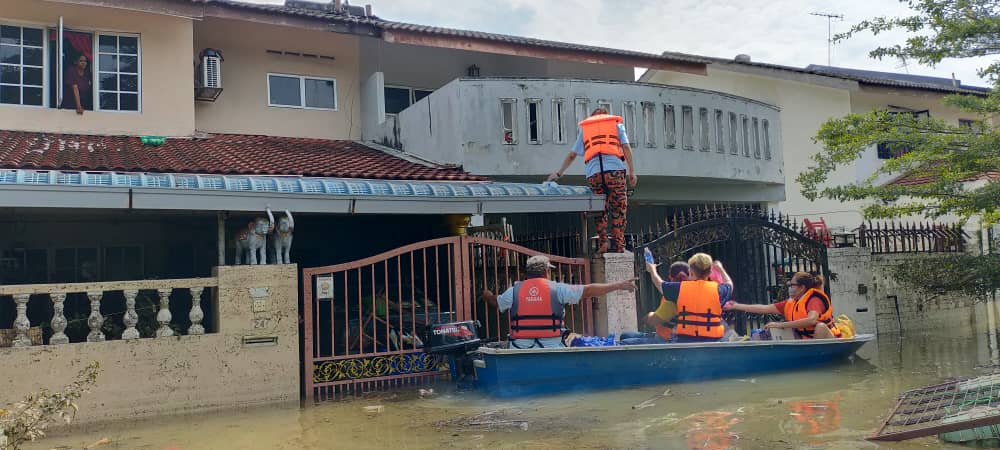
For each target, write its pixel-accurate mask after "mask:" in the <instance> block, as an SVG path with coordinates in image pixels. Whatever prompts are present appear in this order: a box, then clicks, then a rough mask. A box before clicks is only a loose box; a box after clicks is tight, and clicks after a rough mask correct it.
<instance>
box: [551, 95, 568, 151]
mask: <svg viewBox="0 0 1000 450" xmlns="http://www.w3.org/2000/svg"><path fill="white" fill-rule="evenodd" d="M552 142H555V143H556V144H565V143H566V101H565V100H563V99H561V98H557V99H554V100H552Z"/></svg>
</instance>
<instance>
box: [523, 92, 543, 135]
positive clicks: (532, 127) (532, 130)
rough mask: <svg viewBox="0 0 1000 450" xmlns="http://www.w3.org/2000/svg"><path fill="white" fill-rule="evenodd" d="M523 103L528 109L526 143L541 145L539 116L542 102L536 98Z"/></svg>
mask: <svg viewBox="0 0 1000 450" xmlns="http://www.w3.org/2000/svg"><path fill="white" fill-rule="evenodd" d="M524 103H525V105H526V106H527V107H528V143H529V144H541V143H542V124H541V122H540V121H541V118H540V116H541V114H542V101H541V100H539V99H537V98H529V99H527V100H525V101H524Z"/></svg>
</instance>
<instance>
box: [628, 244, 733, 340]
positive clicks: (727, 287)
mask: <svg viewBox="0 0 1000 450" xmlns="http://www.w3.org/2000/svg"><path fill="white" fill-rule="evenodd" d="M656 266H657V265H656V264H653V263H646V271H647V272H649V276H650V277H651V278H652V280H653V285H654V286H656V289H657V290H659V291H660V293H661V294H663V297H664V298H665V299H666V300H667V301H668V302H673V303H674V304H675V305H676V308H677V318H676V322H677V328H676V329H675V330H674V338H673V341H674V342H718V341H719V340H721V339H722V338H723V336H725V334H726V327H725V325H723V323H722V305H723V304H724V303H726V302H727V301H729V297H730V296H731V295H732V293H733V282H732V279H731V278H730V277H729V274H728V273H726V270H725V269H724V268H723V267H722V263H721V262H719V261H715V262H713V261H712V257H711V256H709V255H708V254H706V253H697V254H695V255H694V256H692V257H691V258H690V259H688V267H689V269H690V270H691V272H690V275H691V277H690V278H691V279H690V280H687V281H681V282H670V281H663V279H662V278H660V275H659V274H658V273H657V272H656ZM712 266H715V267H716V269H717V270H718V272H719V274H720V276H721V277H722V279H723V280H724V281H723V282H722V283H717V282H715V281H711V280H709V277H710V276H711V274H712Z"/></svg>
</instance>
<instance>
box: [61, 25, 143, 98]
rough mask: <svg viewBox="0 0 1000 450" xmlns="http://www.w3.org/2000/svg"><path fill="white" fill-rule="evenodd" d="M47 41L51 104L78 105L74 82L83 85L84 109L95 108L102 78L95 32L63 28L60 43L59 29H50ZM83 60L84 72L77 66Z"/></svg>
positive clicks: (81, 92)
mask: <svg viewBox="0 0 1000 450" xmlns="http://www.w3.org/2000/svg"><path fill="white" fill-rule="evenodd" d="M47 41H48V59H47V60H46V61H47V63H48V66H49V67H48V74H49V86H50V87H49V94H48V97H49V106H51V107H53V108H65V109H76V106H77V105H76V96H75V95H74V93H73V85H74V84H75V85H76V86H77V87H82V88H81V89H80V91H79V94H80V107H81V108H83V109H84V110H85V111H92V110H94V108H95V104H94V99H95V97H94V96H95V95H96V94H97V88H99V87H100V86H99V85H97V84H95V83H97V81H99V79H98V78H97V64H98V63H99V61H98V60H97V58H98V57H97V56H95V55H99V53H100V52H99V51H98V50H99V49H98V48H97V47H98V46H97V44H96V37H95V35H94V33H88V32H85V31H72V30H68V29H63V32H62V41H61V47H60V41H59V32H58V29H50V30H48V39H47ZM60 51H61V52H62V56H61V57H60V56H59V52H60ZM81 60H83V61H85V62H86V64H87V65H86V67H85V69H86V70H84V72H83V73H82V74H80V73H79V72H78V71H77V70H76V67H77V65H78V64H79V63H80V61H81ZM60 80H62V81H61V83H62V84H61V85H60V84H59V83H60ZM95 80H97V81H95ZM126 81H128V80H126ZM115 88H117V86H116V87H115ZM97 98H100V97H97Z"/></svg>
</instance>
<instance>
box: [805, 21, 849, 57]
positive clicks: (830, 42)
mask: <svg viewBox="0 0 1000 450" xmlns="http://www.w3.org/2000/svg"><path fill="white" fill-rule="evenodd" d="M809 15H812V16H819V17H826V65H828V66H831V65H833V64H831V63H830V47H831V46H833V36H832V34H831V31H832V30H833V26H832V25H831V24H832V23H833V19H837V20H844V15H843V14H833V13H823V12H814V13H809Z"/></svg>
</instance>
